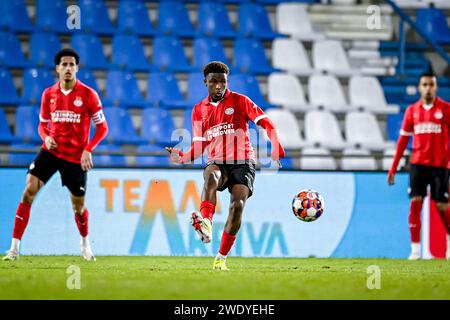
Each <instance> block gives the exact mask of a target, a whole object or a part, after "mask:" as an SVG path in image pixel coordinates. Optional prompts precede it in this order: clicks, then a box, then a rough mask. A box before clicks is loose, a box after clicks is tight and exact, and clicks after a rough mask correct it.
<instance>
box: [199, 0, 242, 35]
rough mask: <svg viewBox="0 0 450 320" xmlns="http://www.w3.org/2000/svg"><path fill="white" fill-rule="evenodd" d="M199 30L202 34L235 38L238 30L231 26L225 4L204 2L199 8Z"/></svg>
mask: <svg viewBox="0 0 450 320" xmlns="http://www.w3.org/2000/svg"><path fill="white" fill-rule="evenodd" d="M197 30H198V32H199V34H200V35H204V36H208V37H211V36H212V37H219V38H235V37H236V36H237V34H236V31H235V30H234V29H233V27H232V26H231V22H230V18H229V17H228V12H227V9H226V7H225V5H224V4H221V3H216V2H202V3H201V4H200V6H199V8H198V29H197Z"/></svg>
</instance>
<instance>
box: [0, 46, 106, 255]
mask: <svg viewBox="0 0 450 320" xmlns="http://www.w3.org/2000/svg"><path fill="white" fill-rule="evenodd" d="M54 61H55V65H56V72H57V73H58V75H59V81H58V82H57V83H56V84H54V85H53V86H51V87H49V88H47V89H46V90H45V91H44V93H43V94H42V100H41V110H40V114H39V118H40V123H39V128H38V131H39V135H40V137H41V138H42V140H43V142H44V143H43V145H42V148H41V150H40V152H39V153H38V155H37V156H36V158H35V159H34V161H33V162H32V163H31V165H30V167H29V169H28V174H27V178H26V183H25V190H24V192H23V195H22V199H21V201H20V203H19V207H18V208H17V211H16V218H15V221H14V231H13V238H12V243H11V249H10V250H9V251H8V253H7V255H6V256H5V257H4V258H3V260H16V259H17V258H18V257H19V245H20V241H21V239H22V235H23V233H24V231H25V228H26V226H27V224H28V220H29V217H30V209H31V205H32V203H33V200H34V198H35V197H36V195H37V193H38V192H39V190H40V189H41V188H42V187H43V186H44V184H45V183H47V181H48V180H49V179H50V178H51V177H52V176H53V174H55V173H56V171H59V173H60V174H61V180H62V185H63V186H67V188H68V189H69V191H70V198H71V200H72V206H73V211H74V213H75V221H76V224H77V227H78V230H79V232H80V235H81V244H80V246H81V255H82V256H83V257H84V259H86V260H95V257H94V255H93V253H92V250H91V246H90V243H89V239H88V219H89V213H88V210H87V208H86V207H85V205H84V197H85V193H86V180H87V171H88V170H89V169H91V168H92V167H93V162H92V150H93V149H94V148H95V147H96V146H97V145H98V144H99V143H100V141H101V140H102V139H103V138H104V137H105V136H106V135H107V133H108V125H107V123H106V120H105V117H104V115H103V111H102V104H101V101H100V98H99V97H98V95H97V93H96V92H95V91H94V90H93V89H91V88H90V87H88V86H86V85H85V84H83V83H82V82H80V81H79V80H77V77H76V75H77V72H78V63H79V56H78V54H77V53H76V52H75V51H74V50H72V49H69V48H65V49H62V50H61V51H59V52H58V53H57V54H56V55H55V60H54ZM91 120H93V121H94V123H95V125H96V130H95V134H94V137H93V138H92V140H91V141H90V142H89V130H90V125H91Z"/></svg>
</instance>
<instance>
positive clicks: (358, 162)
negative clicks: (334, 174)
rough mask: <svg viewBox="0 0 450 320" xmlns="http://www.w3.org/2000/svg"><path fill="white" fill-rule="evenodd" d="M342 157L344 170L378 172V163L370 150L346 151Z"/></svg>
mask: <svg viewBox="0 0 450 320" xmlns="http://www.w3.org/2000/svg"><path fill="white" fill-rule="evenodd" d="M342 156H343V157H342V161H341V169H342V170H377V162H376V161H375V158H374V157H373V156H371V154H370V151H368V150H365V149H345V150H344V151H343V152H342ZM358 156H360V157H358Z"/></svg>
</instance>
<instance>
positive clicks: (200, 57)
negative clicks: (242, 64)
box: [192, 38, 229, 72]
mask: <svg viewBox="0 0 450 320" xmlns="http://www.w3.org/2000/svg"><path fill="white" fill-rule="evenodd" d="M192 56H193V65H194V67H195V68H196V69H197V71H199V72H201V71H202V69H203V67H204V66H205V65H206V64H207V63H208V62H210V61H222V62H223V63H226V64H227V65H229V63H228V59H227V57H226V55H225V49H224V47H223V45H222V43H221V42H220V41H219V40H218V39H216V38H196V39H195V40H194V45H193V55H192Z"/></svg>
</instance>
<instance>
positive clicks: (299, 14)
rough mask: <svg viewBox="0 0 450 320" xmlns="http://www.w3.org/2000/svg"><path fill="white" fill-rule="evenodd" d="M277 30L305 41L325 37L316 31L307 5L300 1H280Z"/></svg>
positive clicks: (277, 10) (277, 12)
mask: <svg viewBox="0 0 450 320" xmlns="http://www.w3.org/2000/svg"><path fill="white" fill-rule="evenodd" d="M276 22H277V31H278V32H280V33H282V34H285V35H289V36H290V37H291V38H294V39H299V40H303V41H314V40H321V39H324V38H325V37H324V35H323V34H320V33H317V32H315V31H314V29H313V27H312V24H311V20H310V19H309V15H308V12H307V6H306V5H305V4H300V3H280V4H279V5H278V6H277V9H276Z"/></svg>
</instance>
